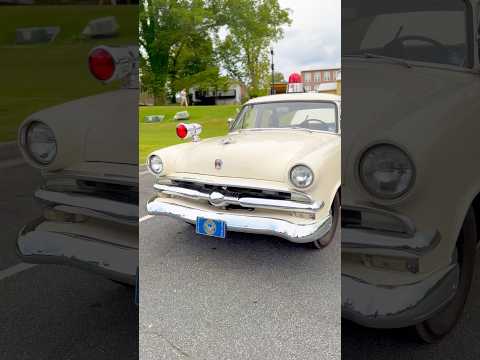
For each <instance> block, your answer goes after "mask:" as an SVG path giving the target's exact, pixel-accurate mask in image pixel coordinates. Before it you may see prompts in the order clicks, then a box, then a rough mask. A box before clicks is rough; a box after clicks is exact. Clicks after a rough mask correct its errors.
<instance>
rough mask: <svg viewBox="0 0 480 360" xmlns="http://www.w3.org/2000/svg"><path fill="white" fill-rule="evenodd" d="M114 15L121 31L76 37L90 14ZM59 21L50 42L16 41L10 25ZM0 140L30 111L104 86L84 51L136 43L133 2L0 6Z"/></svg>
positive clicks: (7, 138) (13, 135) (11, 134)
mask: <svg viewBox="0 0 480 360" xmlns="http://www.w3.org/2000/svg"><path fill="white" fill-rule="evenodd" d="M110 15H112V16H115V17H116V18H117V21H118V23H119V25H120V30H119V32H120V34H119V36H118V37H116V38H112V39H94V40H92V39H81V38H80V36H79V34H80V33H81V31H82V30H83V28H84V27H85V26H86V24H87V23H88V22H89V21H90V20H92V19H95V18H98V17H103V16H110ZM46 25H51V26H60V27H61V31H60V33H59V35H58V37H57V38H56V39H55V41H54V42H53V43H50V44H38V45H15V29H16V28H19V27H33V26H46ZM0 29H1V31H0V54H1V55H0V69H2V71H1V72H0V73H1V80H0V81H1V85H2V86H0V142H2V141H10V140H14V139H15V138H16V135H17V128H18V125H19V124H20V123H21V122H22V121H23V120H24V119H25V118H26V117H27V116H28V115H30V114H32V113H33V112H36V111H39V110H42V109H45V108H48V107H50V106H53V105H58V104H62V103H64V102H66V101H70V100H75V99H78V98H81V97H84V96H89V95H94V94H97V93H100V92H104V91H109V90H111V89H113V88H116V87H118V86H119V84H118V83H117V84H111V85H108V86H105V85H103V84H101V83H100V82H98V81H97V80H95V79H94V78H93V77H92V76H91V75H90V73H89V71H88V67H87V56H88V53H89V51H90V50H91V49H92V48H93V47H94V46H97V45H100V44H106V45H119V44H136V43H137V29H138V18H137V5H135V6H42V7H38V6H12V7H10V6H2V7H1V11H0Z"/></svg>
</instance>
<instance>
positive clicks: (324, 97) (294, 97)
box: [247, 93, 341, 104]
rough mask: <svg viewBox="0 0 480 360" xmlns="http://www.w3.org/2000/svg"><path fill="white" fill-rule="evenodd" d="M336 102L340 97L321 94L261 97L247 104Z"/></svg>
mask: <svg viewBox="0 0 480 360" xmlns="http://www.w3.org/2000/svg"><path fill="white" fill-rule="evenodd" d="M312 100H313V101H315V100H316V101H336V102H339V101H340V100H341V97H340V96H338V95H333V94H323V93H290V94H278V95H269V96H261V97H257V98H254V99H251V100H249V101H248V102H247V104H260V103H268V102H277V101H278V102H281V101H312Z"/></svg>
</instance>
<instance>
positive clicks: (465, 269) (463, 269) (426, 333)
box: [415, 208, 477, 343]
mask: <svg viewBox="0 0 480 360" xmlns="http://www.w3.org/2000/svg"><path fill="white" fill-rule="evenodd" d="M476 248H477V232H476V222H475V213H474V212H473V209H472V208H470V209H469V211H468V213H467V216H466V218H465V221H464V223H463V226H462V229H461V231H460V235H459V238H458V242H457V247H456V249H455V254H454V258H456V260H457V262H458V266H459V267H460V279H459V283H458V287H457V291H456V293H455V295H454V297H453V299H452V300H451V301H450V302H449V303H448V305H446V306H445V307H444V308H443V309H442V310H441V311H439V312H438V313H436V314H435V315H434V316H432V317H431V318H430V319H427V320H425V321H423V322H422V323H420V324H418V325H416V326H415V330H416V332H417V335H418V337H419V338H420V340H422V341H423V342H426V343H436V342H438V341H440V340H441V339H442V338H444V337H445V336H446V335H447V334H448V333H449V332H450V331H451V330H452V329H453V328H454V326H455V324H456V323H457V322H458V320H459V319H460V317H461V315H462V313H463V309H464V307H465V302H466V301H467V297H468V294H469V292H470V287H471V284H472V279H473V273H474V269H475V255H476ZM454 260H455V259H454Z"/></svg>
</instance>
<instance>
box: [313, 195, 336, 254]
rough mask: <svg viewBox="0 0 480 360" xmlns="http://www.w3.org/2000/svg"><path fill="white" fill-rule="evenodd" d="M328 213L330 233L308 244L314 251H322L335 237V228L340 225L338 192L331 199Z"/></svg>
mask: <svg viewBox="0 0 480 360" xmlns="http://www.w3.org/2000/svg"><path fill="white" fill-rule="evenodd" d="M330 212H331V215H332V227H331V228H330V231H329V232H328V233H327V234H325V235H324V236H323V237H322V238H321V239H318V240H315V241H312V242H311V243H308V245H309V246H310V247H312V248H314V249H323V248H325V247H326V246H328V245H329V244H330V243H331V242H332V240H333V238H334V237H335V233H336V232H337V228H338V225H339V223H340V196H339V193H338V192H337V194H336V195H335V198H334V199H333V202H332V207H331V209H330Z"/></svg>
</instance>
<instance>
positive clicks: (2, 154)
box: [0, 141, 22, 161]
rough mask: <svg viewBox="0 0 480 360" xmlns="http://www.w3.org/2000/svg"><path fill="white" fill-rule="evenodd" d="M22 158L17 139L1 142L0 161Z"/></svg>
mask: <svg viewBox="0 0 480 360" xmlns="http://www.w3.org/2000/svg"><path fill="white" fill-rule="evenodd" d="M18 158H22V154H21V152H20V149H19V148H18V145H17V142H16V141H9V142H4V143H0V161H4V160H11V159H18Z"/></svg>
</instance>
